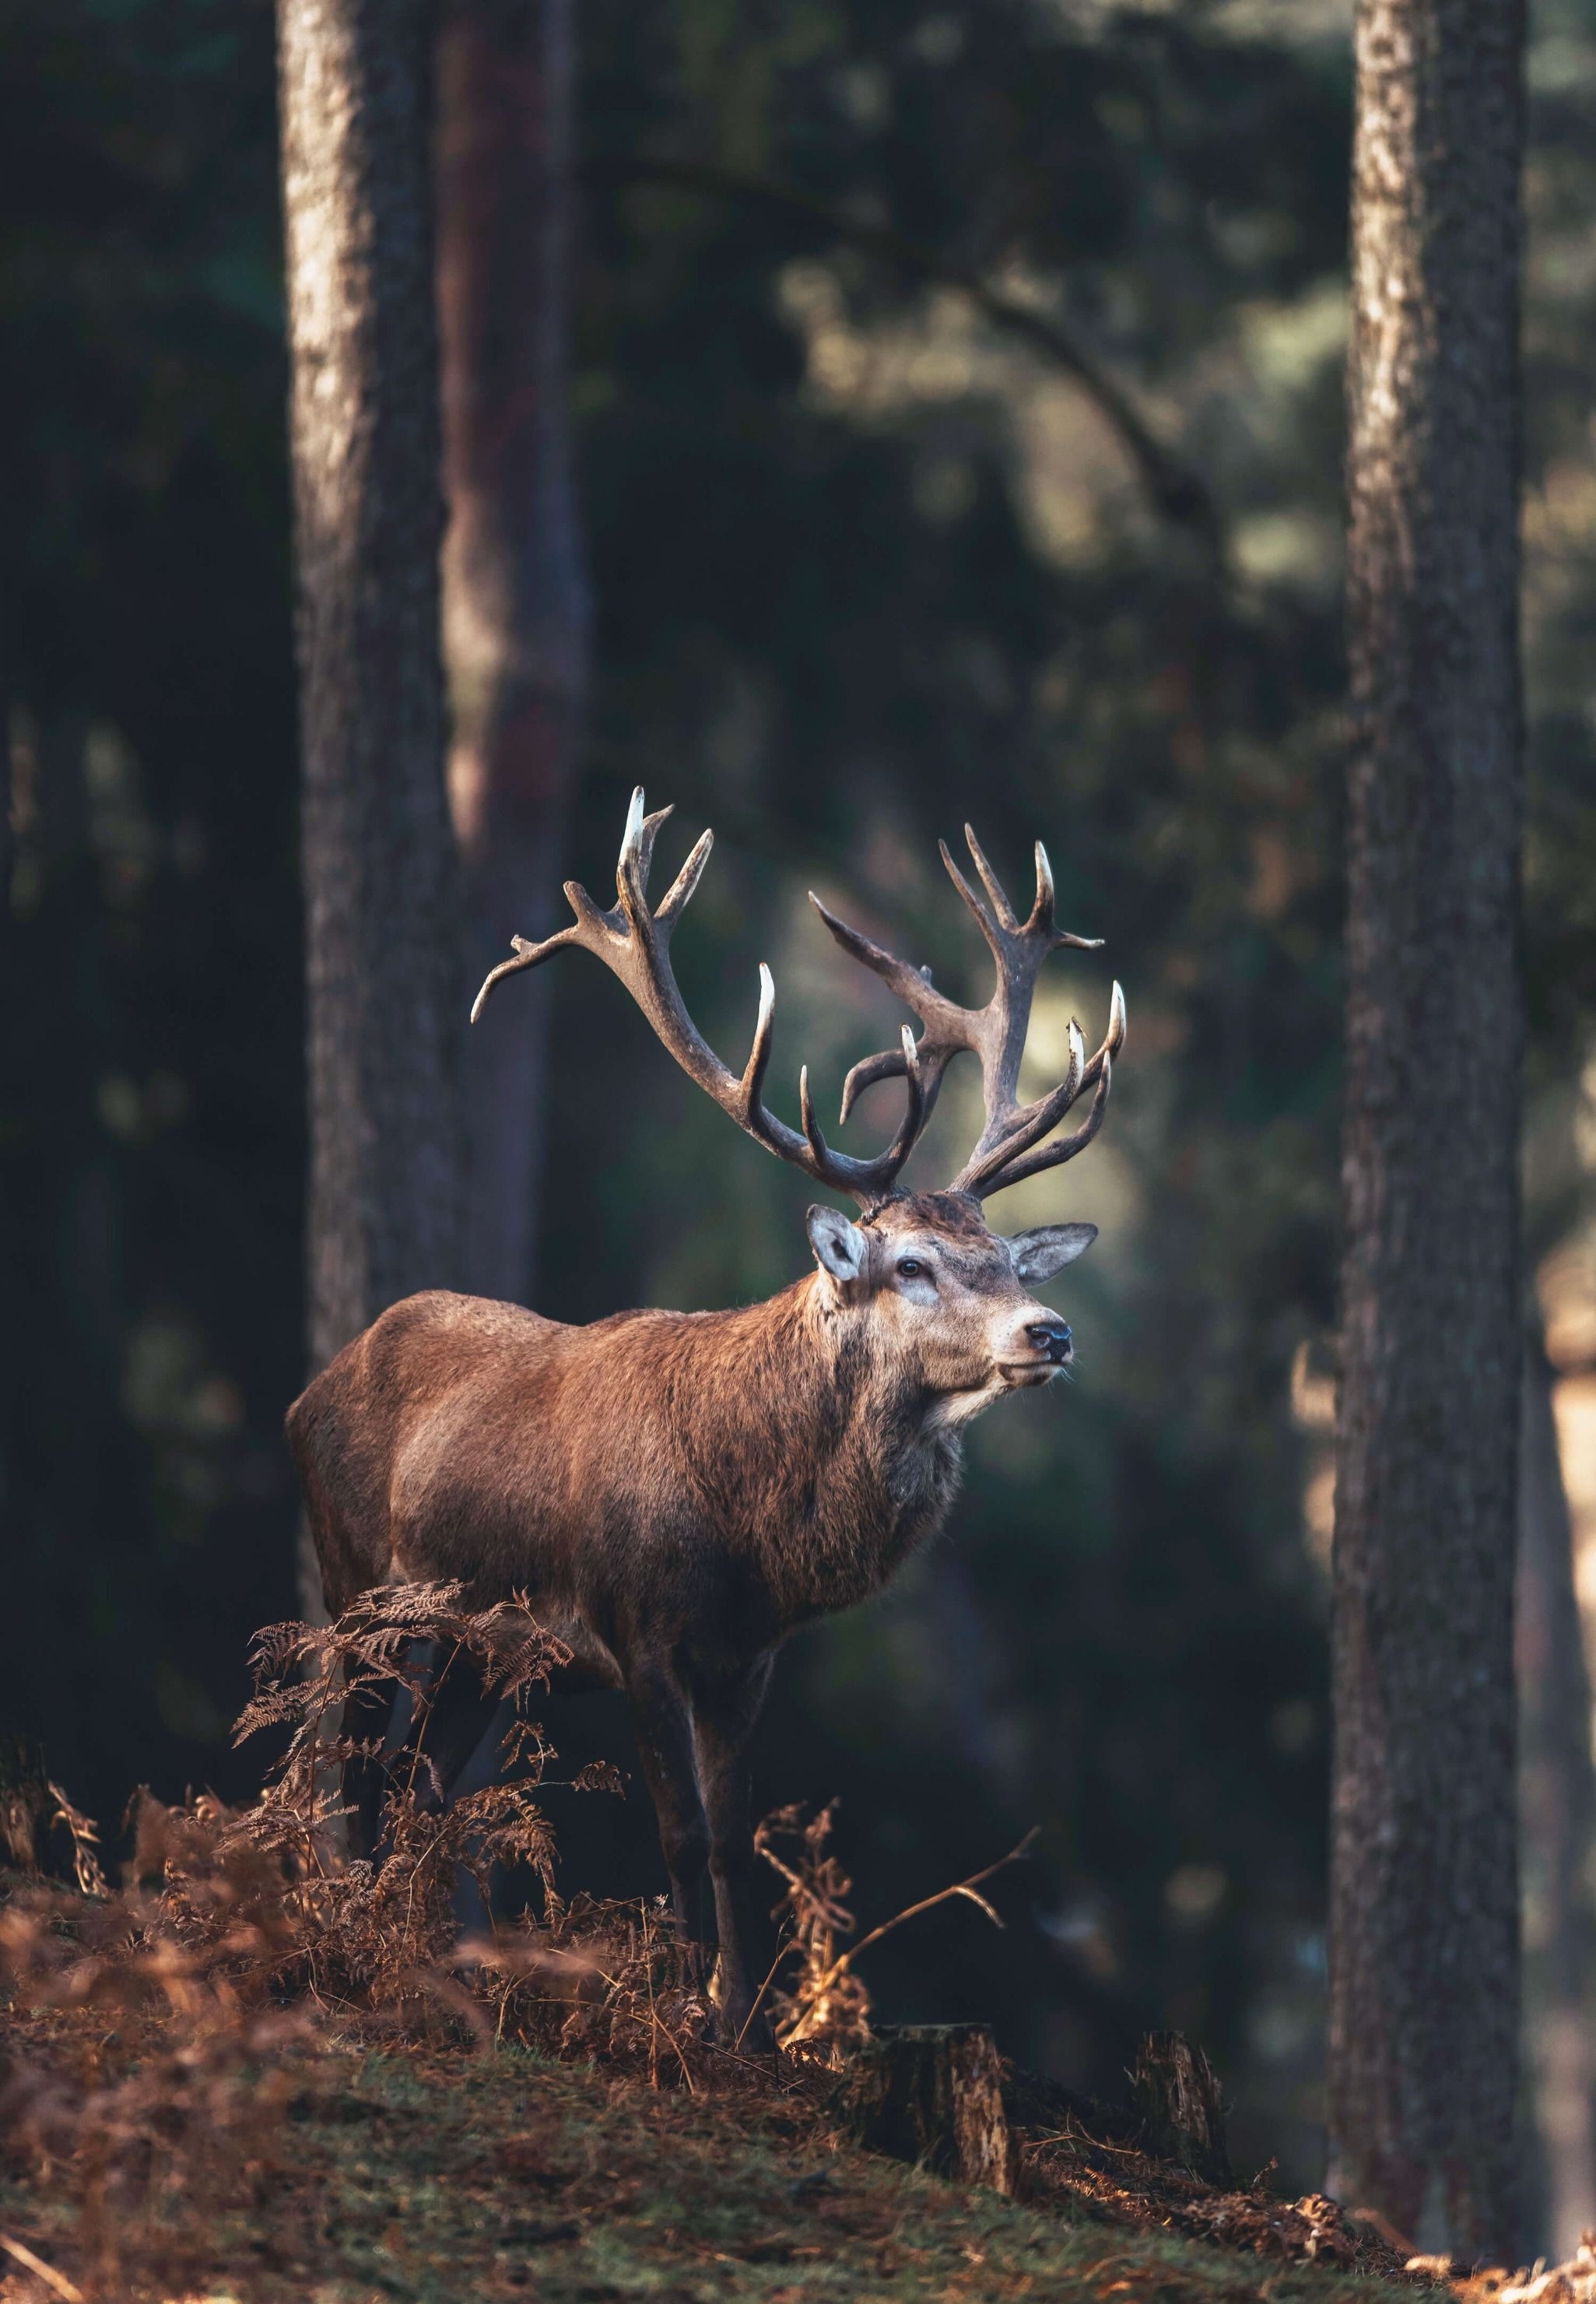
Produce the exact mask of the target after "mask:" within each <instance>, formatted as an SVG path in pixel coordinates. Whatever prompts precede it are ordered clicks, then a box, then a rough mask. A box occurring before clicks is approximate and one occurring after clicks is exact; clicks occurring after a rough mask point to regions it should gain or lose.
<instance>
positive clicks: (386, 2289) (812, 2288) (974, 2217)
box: [0, 2047, 1414, 2304]
mask: <svg viewBox="0 0 1596 2304" xmlns="http://www.w3.org/2000/svg"><path fill="white" fill-rule="evenodd" d="M279 2085H282V2081H281V2079H280V2080H279ZM266 2133H267V2135H268V2137H269V2139H270V2140H269V2141H268V2143H267V2144H266V2146H265V2147H264V2148H263V2150H262V2153H261V2155H260V2156H259V2157H258V2159H257V2160H256V2161H255V2162H254V2163H253V2164H251V2165H250V2166H249V2169H248V2171H247V2173H246V2178H245V2181H244V2182H243V2184H242V2186H241V2188H239V2189H238V2190H236V2191H235V2192H234V2193H233V2196H232V2198H218V2199H215V2200H213V2201H207V2200H204V2199H192V2198H188V2199H184V2198H182V2193H183V2184H182V2169H181V2168H180V2167H173V2168H172V2169H171V2170H170V2171H169V2172H168V2181H166V2182H165V2184H164V2186H163V2187H162V2190H163V2191H164V2193H165V2198H166V2201H167V2204H168V2208H170V2207H171V2205H172V2203H173V2199H174V2198H175V2199H177V2200H180V2201H181V2202H182V2210H181V2213H182V2222H183V2223H184V2224H187V2225H188V2226H189V2232H188V2235H187V2236H188V2238H189V2240H190V2241H193V2240H198V2242H199V2246H198V2250H197V2251H196V2252H195V2253H193V2254H191V2255H190V2257H189V2263H188V2266H187V2268H186V2270H185V2272H184V2273H183V2274H182V2285H181V2286H178V2285H170V2286H168V2287H167V2289H166V2290H165V2292H166V2293H168V2294H170V2295H173V2296H180V2295H181V2296H182V2297H183V2298H184V2299H198V2298H201V2297H204V2298H211V2299H222V2298H233V2299H237V2300H238V2304H255V2300H257V2299H258V2300H261V2304H276V2300H279V2299H289V2298H292V2299H295V2300H303V2304H390V2300H393V2304H474V2300H477V2299H488V2298H519V2297H528V2296H535V2297H536V2298H538V2299H539V2300H542V2304H604V2300H610V2299H613V2300H622V2299H630V2298H638V2299H645V2298H646V2299H660V2300H665V2299H669V2300H671V2304H699V2300H704V2304H708V2300H719V2299H722V2298H738V2299H748V2300H750V2304H809V2300H815V2304H822V2300H830V2299H842V2298H847V2299H850V2300H852V2299H864V2298H871V2299H875V2298H880V2299H883V2300H885V2299H891V2300H896V2304H909V2300H917V2299H921V2298H925V2299H932V2298H936V2299H948V2300H953V2299H970V2300H976V2299H984V2298H992V2299H999V2298H1010V2297H1013V2298H1018V2297H1022V2296H1025V2297H1034V2298H1036V2299H1038V2300H1042V2299H1051V2298H1055V2297H1068V2298H1077V2297H1078V2298H1080V2299H1083V2300H1086V2299H1089V2300H1091V2304H1221V2300H1222V2304H1251V2300H1259V2304H1355V2300H1360V2299H1366V2300H1368V2304H1375V2300H1377V2299H1380V2298H1381V2297H1383V2298H1385V2299H1386V2300H1388V2304H1394V2299H1395V2298H1396V2296H1397V2294H1398V2290H1397V2288H1396V2287H1395V2286H1394V2285H1392V2284H1387V2283H1380V2282H1377V2281H1373V2280H1370V2279H1366V2278H1358V2277H1351V2276H1348V2275H1347V2274H1342V2273H1337V2272H1334V2271H1331V2270H1330V2269H1328V2268H1324V2267H1322V2266H1316V2265H1311V2264H1310V2265H1301V2264H1299V2265H1283V2264H1280V2263H1279V2262H1271V2261H1269V2260H1268V2259H1266V2258H1262V2257H1258V2256H1256V2255H1253V2254H1248V2253H1243V2252H1238V2251H1235V2250H1227V2249H1221V2248H1220V2247H1217V2246H1214V2245H1212V2243H1207V2242H1204V2241H1201V2240H1189V2239H1181V2238H1178V2237H1176V2236H1174V2235H1173V2234H1170V2233H1166V2232H1157V2231H1143V2232H1135V2231H1128V2230H1126V2229H1123V2228H1117V2227H1115V2226H1114V2225H1112V2224H1107V2223H1105V2222H1102V2221H1100V2220H1098V2219H1096V2218H1095V2217H1093V2216H1091V2215H1086V2214H1083V2213H1079V2212H1077V2213H1073V2214H1072V2213H1070V2212H1068V2211H1066V2212H1062V2213H1061V2212H1060V2208H1059V2207H1058V2206H1057V2205H1056V2204H1055V2205H1048V2204H1046V2203H1038V2204H1034V2205H1026V2203H1024V2202H1023V2201H1021V2202H1010V2201H1007V2200H1002V2199H999V2198H996V2197H994V2196H993V2195H992V2194H990V2193H986V2192H981V2191H975V2190H967V2189H964V2188H961V2187H959V2186H958V2185H955V2184H950V2183H946V2182H942V2181H939V2180H937V2179H934V2178H932V2177H929V2176H925V2175H923V2174H920V2173H916V2172H915V2171H913V2170H910V2169H907V2168H903V2167H899V2166H898V2165H896V2164H892V2163H891V2162H888V2161H884V2160H881V2159H876V2158H874V2157H872V2156H868V2155H866V2154H864V2153H861V2152H858V2151H857V2150H855V2149H853V2148H851V2147H848V2146H846V2145H844V2144H842V2143H841V2142H840V2140H839V2139H837V2138H836V2137H835V2136H834V2135H833V2134H832V2133H831V2132H830V2130H828V2128H827V2126H826V2124H825V2122H824V2121H823V2118H817V2117H816V2113H815V2107H814V2101H813V2097H812V2096H808V2097H804V2098H800V2097H798V2096H793V2097H790V2098H788V2097H783V2096H782V2095H781V2092H780V2091H779V2090H776V2089H773V2088H772V2089H767V2090H765V2091H763V2092H754V2093H751V2094H716V2095H713V2096H712V2095H709V2094H706V2093H705V2092H704V2091H702V2090H701V2091H699V2092H698V2093H697V2094H689V2093H688V2092H687V2091H686V2090H685V2089H680V2088H678V2089H672V2090H658V2091H656V2090H654V2089H651V2088H647V2087H646V2086H645V2085H643V2084H641V2083H639V2082H638V2081H636V2080H613V2079H607V2078H606V2077H605V2076H604V2074H603V2073H602V2072H601V2071H596V2070H595V2069H594V2068H593V2067H592V2066H590V2065H566V2064H560V2063H553V2062H552V2061H549V2060H547V2059H545V2058H544V2057H542V2056H539V2055H537V2054H532V2053H530V2052H528V2051H525V2050H519V2049H494V2048H487V2049H484V2050H481V2051H479V2052H477V2053H475V2054H468V2053H464V2052H461V2051H460V2050H448V2051H443V2050H414V2049H406V2050H392V2051H388V2052H385V2053H374V2052H372V2051H370V2050H369V2049H360V2048H358V2047H344V2048H336V2047H334V2048H331V2049H329V2050H328V2051H326V2052H325V2053H324V2054H320V2055H318V2056H316V2057H314V2058H313V2059H311V2060H309V2061H308V2062H307V2063H306V2064H305V2065H304V2067H303V2069H302V2071H301V2070H300V2069H297V2068H296V2069H294V2070H291V2071H290V2072H289V2074H288V2075H287V2093H286V2095H285V2097H284V2102H283V2116H282V2117H281V2118H280V2119H278V2120H275V2121H274V2122H272V2123H271V2125H270V2128H269V2130H267V2131H266ZM78 2215H79V2207H78V2203H77V2201H76V2200H75V2199H74V2198H73V2197H72V2188H71V2187H69V2186H68V2185H66V2184H65V2183H63V2184H62V2185H61V2186H59V2187H57V2186H55V2185H54V2184H52V2183H51V2182H50V2181H48V2180H47V2178H46V2181H40V2180H39V2177H38V2173H37V2172H34V2173H31V2174H30V2176H29V2177H28V2179H27V2180H26V2181H23V2180H22V2179H21V2176H20V2174H18V2173H13V2175H12V2177H11V2178H10V2179H8V2180H7V2181H5V2182H4V2184H3V2185H0V2232H5V2233H6V2234H8V2235H9V2236H11V2237H13V2238H14V2239H16V2240H21V2242H22V2243H23V2245H25V2246H27V2247H30V2249H32V2250H33V2251H34V2253H35V2254H37V2255H38V2257H40V2258H41V2259H43V2260H44V2261H45V2262H46V2263H48V2264H50V2265H51V2266H53V2267H55V2268H56V2269H57V2270H58V2271H59V2272H60V2273H61V2274H62V2276H63V2278H64V2279H65V2281H66V2282H67V2283H68V2285H69V2286H72V2285H81V2286H82V2287H83V2288H84V2290H85V2291H89V2292H93V2293H95V2294H97V2296H99V2297H106V2296H108V2295H111V2294H114V2292H115V2291H114V2287H108V2286H107V2285H106V2268H105V2260H104V2259H102V2263H101V2267H100V2269H99V2271H98V2272H97V2271H96V2268H95V2266H94V2265H93V2264H92V2263H91V2262H89V2261H88V2260H87V2259H86V2257H85V2254H84V2250H83V2246H82V2228H81V2226H80V2224H79V2223H78ZM126 2237H127V2238H129V2239H130V2240H131V2239H132V2238H133V2236H132V2235H127V2236H126ZM114 2247H115V2235H113V2236H112V2251H113V2254H114ZM135 2253H139V2252H138V2251H134V2252H131V2253H130V2256H129V2258H128V2265H129V2270H128V2273H127V2275H126V2277H127V2280H128V2286H127V2287H126V2289H125V2291H123V2292H125V2293H127V2294H129V2295H131V2294H134V2293H137V2294H139V2295H140V2296H142V2295H148V2294H159V2293H161V2292H162V2290H161V2288H160V2286H159V2285H158V2284H157V2286H156V2287H155V2288H151V2287H149V2286H148V2285H147V2278H148V2274H139V2273H136V2272H135V2271H134V2270H133V2268H132V2267H133V2262H134V2254H135ZM7 2261H8V2263H9V2270H7V2271H6V2272H5V2274H4V2277H3V2278H0V2296H4V2298H5V2299H7V2300H8V2304H12V2300H14V2304H22V2300H24V2299H26V2300H28V2304H36V2300H38V2299H41V2298H43V2297H45V2296H46V2295H48V2294H50V2293H51V2292H52V2291H51V2290H50V2289H49V2288H48V2287H47V2286H46V2284H45V2283H43V2282H41V2281H40V2279H39V2278H38V2275H37V2274H32V2273H30V2272H28V2271H26V2270H25V2269H24V2268H22V2267H21V2265H20V2264H19V2263H18V2262H17V2260H16V2259H15V2258H14V2257H13V2258H10V2259H8V2260H7ZM155 2261H158V2251H157V2252H156V2257H148V2256H146V2257H145V2262H146V2264H147V2265H148V2264H149V2263H152V2262H155ZM54 2292H55V2293H56V2294H60V2293H62V2292H63V2291H61V2290H60V2289H57V2290H55V2291H54ZM1400 2293H1401V2294H1402V2296H1403V2297H1404V2298H1405V2299H1406V2300H1407V2304H1411V2300H1412V2297H1413V2293H1414V2291H1413V2290H1412V2289H1411V2287H1405V2288H1403V2289H1402V2290H1401V2291H1400Z"/></svg>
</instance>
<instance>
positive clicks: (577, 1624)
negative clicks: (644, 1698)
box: [532, 1600, 625, 1696]
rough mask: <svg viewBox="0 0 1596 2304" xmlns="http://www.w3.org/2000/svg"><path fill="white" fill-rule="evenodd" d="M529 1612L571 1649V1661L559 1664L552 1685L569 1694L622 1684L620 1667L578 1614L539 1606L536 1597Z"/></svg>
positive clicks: (623, 1682)
mask: <svg viewBox="0 0 1596 2304" xmlns="http://www.w3.org/2000/svg"><path fill="white" fill-rule="evenodd" d="M532 1613H533V1614H534V1615H535V1616H536V1619H537V1621H538V1622H539V1623H540V1624H541V1625H542V1626H543V1628H544V1630H545V1631H549V1632H553V1635H554V1638H555V1639H557V1640H560V1641H562V1642H563V1644H564V1645H565V1647H566V1648H569V1649H570V1663H569V1664H562V1666H561V1668H560V1670H559V1671H558V1672H557V1673H555V1674H554V1679H553V1685H554V1687H555V1688H556V1689H557V1690H561V1691H562V1692H563V1693H565V1694H568V1695H573V1696H574V1695H577V1694H579V1693H580V1691H581V1690H583V1689H587V1688H621V1687H623V1686H624V1685H625V1681H624V1677H623V1675H622V1673H621V1666H620V1665H619V1664H617V1663H616V1661H615V1658H614V1656H612V1654H611V1652H610V1650H609V1649H608V1648H606V1647H605V1645H604V1641H603V1640H601V1639H599V1637H598V1634H597V1633H596V1632H595V1631H593V1629H592V1627H591V1626H590V1625H587V1624H585V1623H583V1622H582V1620H581V1618H580V1617H579V1616H573V1615H569V1614H565V1613H564V1612H563V1611H562V1610H560V1609H557V1608H553V1609H545V1608H540V1607H539V1606H538V1605H537V1603H536V1600H535V1601H534V1602H533V1604H532Z"/></svg>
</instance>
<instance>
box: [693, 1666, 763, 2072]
mask: <svg viewBox="0 0 1596 2304" xmlns="http://www.w3.org/2000/svg"><path fill="white" fill-rule="evenodd" d="M770 1676H771V1658H770V1657H769V1656H760V1657H758V1658H757V1659H756V1661H755V1663H754V1664H751V1665H750V1666H749V1667H748V1668H747V1671H745V1672H742V1673H735V1674H732V1675H730V1676H729V1677H727V1678H725V1679H723V1680H720V1681H712V1682H710V1683H709V1684H708V1685H707V1686H705V1688H703V1689H699V1690H695V1691H694V1700H693V1736H694V1743H695V1747H696V1749H697V1772H698V1783H699V1786H700V1789H701V1791H702V1792H703V1796H704V1805H705V1810H706V1812H707V1815H708V1818H709V1876H710V1879H711V1881H712V1882H713V1884H714V1897H715V1933H716V1935H717V1936H718V1937H719V1939H720V1964H719V1968H718V1970H717V1973H716V1978H715V1997H716V2002H717V2005H718V2011H719V2017H720V2024H721V2029H722V2032H723V2033H724V2034H725V2036H726V2038H727V2044H728V2046H735V2045H736V2043H737V2042H738V2041H739V2039H740V2040H741V2042H742V2045H743V2046H744V2047H745V2048H747V2049H751V2050H754V2051H756V2052H763V2051H764V2050H765V2049H768V2048H769V2047H771V2046H773V2035H772V2032H771V2026H770V2019H769V2017H768V2015H767V2014H766V2013H765V2012H764V2009H763V2008H761V2009H759V2010H758V2011H756V2012H755V2013H754V2014H753V2017H752V2020H750V2015H749V2012H750V2010H752V2009H753V2007H754V1999H755V1995H756V1993H757V1992H758V1990H759V1987H760V1986H761V1985H762V1984H763V1983H764V1979H765V1977H766V1975H767V1974H768V1972H769V1969H770V1965H771V1959H772V1955H773V1950H774V1932H773V1928H772V1927H771V1919H770V1901H771V1900H770V1894H769V1892H768V1890H767V1889H765V1888H764V1887H762V1885H761V1883H760V1879H759V1859H758V1858H757V1857H756V1854H755V1852H754V1822H753V1816H752V1812H751V1808H750V1798H751V1787H750V1781H749V1772H748V1746H749V1743H750V1741H752V1738H753V1734H754V1727H755V1724H756V1721H757V1720H758V1718H759V1714H760V1710H761V1708H762V1707H763V1705H764V1692H765V1690H766V1689H767V1688H768V1687H769V1685H770Z"/></svg>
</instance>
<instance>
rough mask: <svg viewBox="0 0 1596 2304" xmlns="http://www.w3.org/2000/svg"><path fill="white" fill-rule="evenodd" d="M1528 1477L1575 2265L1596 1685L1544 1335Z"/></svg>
mask: <svg viewBox="0 0 1596 2304" xmlns="http://www.w3.org/2000/svg"><path fill="white" fill-rule="evenodd" d="M1523 1451H1524V1453H1523V1458H1522V1462H1521V1467H1520V1478H1519V1553H1518V1667H1519V1670H1518V1677H1519V1688H1520V1728H1521V1732H1522V1734H1523V1738H1524V1756H1523V1757H1524V1766H1523V1780H1524V1805H1523V1817H1524V1875H1525V1877H1524V1888H1525V1899H1524V1901H1525V1910H1526V1912H1527V1914H1528V1917H1529V1923H1530V1926H1529V1947H1528V1949H1529V1960H1528V1962H1527V1974H1526V1977H1525V1986H1526V1997H1527V2001H1528V2008H1527V2014H1528V2025H1527V2032H1528V2037H1529V2042H1530V2048H1531V2056H1532V2061H1533V2081H1534V2103H1535V2114H1536V2125H1537V2127H1538V2129H1539V2130H1540V2141H1541V2160H1542V2164H1543V2173H1544V2190H1545V2213H1546V2224H1547V2229H1546V2231H1545V2232H1541V2233H1537V2234H1536V2235H1535V2236H1534V2245H1535V2247H1536V2249H1537V2250H1538V2251H1539V2250H1544V2251H1545V2252H1547V2253H1549V2254H1550V2255H1551V2256H1552V2257H1555V2258H1556V2259H1557V2260H1558V2261H1560V2262H1566V2261H1567V2259H1568V2258H1569V2257H1571V2256H1572V2255H1573V2254H1574V2251H1575V2248H1576V2246H1577V2245H1578V2242H1579V2238H1580V2234H1581V2233H1582V2232H1588V2231H1590V2230H1591V2229H1592V2227H1593V2226H1596V2124H1593V2120H1592V2113H1593V2110H1596V2106H1593V2104H1592V2086H1593V2083H1596V2068H1593V2066H1592V2052H1591V2021H1590V2020H1591V1951H1592V1942H1591V1933H1592V1932H1591V1907H1590V1893H1589V1890H1588V1889H1587V1887H1586V1885H1585V1876H1586V1865H1587V1863H1588V1861H1589V1859H1590V1854H1591V1846H1592V1842H1591V1830H1592V1821H1593V1820H1596V1783H1593V1782H1592V1767H1591V1681H1590V1675H1589V1673H1588V1672H1587V1671H1586V1668H1585V1652H1584V1642H1583V1636H1582V1631H1581V1626H1580V1619H1579V1602H1578V1598H1577V1597H1576V1595H1575V1583H1574V1536H1573V1529H1572V1528H1571V1526H1570V1523H1569V1516H1568V1498H1567V1495H1566V1492H1565V1489H1564V1487H1563V1470H1562V1464H1561V1462H1560V1461H1559V1458H1558V1434H1557V1426H1556V1423H1555V1421H1554V1419H1553V1416H1552V1404H1551V1368H1550V1365H1549V1363H1548V1361H1547V1358H1546V1353H1545V1350H1544V1348H1543V1346H1542V1344H1541V1338H1540V1336H1539V1334H1536V1335H1535V1336H1533V1338H1532V1340H1531V1343H1530V1349H1529V1353H1528V1356H1527V1359H1526V1362H1525V1367H1524V1440H1523Z"/></svg>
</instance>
